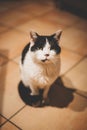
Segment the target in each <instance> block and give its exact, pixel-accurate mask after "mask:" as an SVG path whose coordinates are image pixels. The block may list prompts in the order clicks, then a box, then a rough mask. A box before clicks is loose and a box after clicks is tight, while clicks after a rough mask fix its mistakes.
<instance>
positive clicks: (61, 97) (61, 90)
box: [18, 77, 75, 108]
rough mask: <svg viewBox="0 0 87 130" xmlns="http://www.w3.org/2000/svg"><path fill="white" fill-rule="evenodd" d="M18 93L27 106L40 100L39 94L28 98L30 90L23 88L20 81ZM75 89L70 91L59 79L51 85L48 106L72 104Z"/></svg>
mask: <svg viewBox="0 0 87 130" xmlns="http://www.w3.org/2000/svg"><path fill="white" fill-rule="evenodd" d="M18 91H19V95H20V97H21V99H22V100H23V101H24V102H25V103H26V104H27V105H32V103H35V102H38V101H41V100H42V96H41V94H40V95H39V96H33V97H32V96H30V89H29V88H27V87H25V86H24V85H23V83H22V82H21V81H20V83H19V85H18ZM74 92H75V89H70V88H67V87H65V86H64V83H63V81H62V79H61V78H60V77H59V78H58V79H57V80H56V81H55V83H54V84H53V85H52V87H51V89H50V91H49V94H48V97H49V101H50V102H49V105H50V106H55V107H61V108H63V107H67V106H68V105H69V103H70V102H72V100H73V98H74V96H73V93H74Z"/></svg>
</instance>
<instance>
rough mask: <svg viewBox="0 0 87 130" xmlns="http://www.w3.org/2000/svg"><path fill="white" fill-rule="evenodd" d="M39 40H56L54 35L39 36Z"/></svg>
mask: <svg viewBox="0 0 87 130" xmlns="http://www.w3.org/2000/svg"><path fill="white" fill-rule="evenodd" d="M37 41H39V42H45V43H49V42H50V41H54V38H53V37H52V36H39V37H38V38H37Z"/></svg>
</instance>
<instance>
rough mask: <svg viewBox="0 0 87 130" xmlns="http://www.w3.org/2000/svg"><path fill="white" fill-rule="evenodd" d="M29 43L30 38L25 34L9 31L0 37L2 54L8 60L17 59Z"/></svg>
mask: <svg viewBox="0 0 87 130" xmlns="http://www.w3.org/2000/svg"><path fill="white" fill-rule="evenodd" d="M28 42H29V37H28V35H26V34H25V33H22V32H19V31H16V30H9V31H8V32H5V33H4V34H1V35H0V53H1V54H3V55H5V56H6V57H8V58H14V57H17V56H18V55H20V53H21V51H22V49H23V47H24V46H25V45H26V44H27V43H28Z"/></svg>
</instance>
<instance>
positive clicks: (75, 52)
mask: <svg viewBox="0 0 87 130" xmlns="http://www.w3.org/2000/svg"><path fill="white" fill-rule="evenodd" d="M61 48H64V49H66V50H68V51H70V52H73V53H74V54H77V55H79V56H82V57H85V56H87V55H86V54H84V55H83V54H81V53H79V52H77V51H75V50H72V49H69V48H67V47H65V46H63V45H62V43H61Z"/></svg>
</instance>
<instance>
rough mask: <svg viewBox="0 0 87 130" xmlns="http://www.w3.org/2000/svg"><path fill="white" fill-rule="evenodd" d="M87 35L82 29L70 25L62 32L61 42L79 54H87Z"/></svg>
mask: <svg viewBox="0 0 87 130" xmlns="http://www.w3.org/2000/svg"><path fill="white" fill-rule="evenodd" d="M86 42H87V36H86V33H85V32H84V31H82V30H79V29H76V28H75V27H71V28H69V29H67V30H65V31H63V33H62V38H61V44H62V46H64V47H66V48H68V49H70V50H72V51H75V52H76V53H78V54H80V55H86V54H87V44H86Z"/></svg>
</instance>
